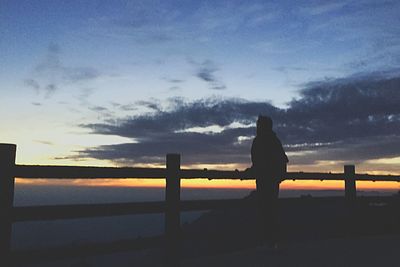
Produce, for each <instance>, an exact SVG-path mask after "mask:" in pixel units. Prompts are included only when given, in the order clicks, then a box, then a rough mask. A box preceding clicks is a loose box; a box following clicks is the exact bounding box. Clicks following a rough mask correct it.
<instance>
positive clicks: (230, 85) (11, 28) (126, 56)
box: [0, 0, 400, 174]
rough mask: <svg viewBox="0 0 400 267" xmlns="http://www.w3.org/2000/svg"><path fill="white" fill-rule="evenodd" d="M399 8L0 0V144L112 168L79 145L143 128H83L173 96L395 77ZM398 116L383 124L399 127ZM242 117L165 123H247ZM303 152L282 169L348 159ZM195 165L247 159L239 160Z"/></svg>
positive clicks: (252, 93)
mask: <svg viewBox="0 0 400 267" xmlns="http://www.w3.org/2000/svg"><path fill="white" fill-rule="evenodd" d="M399 14H400V2H399V1H371V0H362V1H348V0H343V1H254V0H251V1H161V0H160V1H159V0H147V1H135V0H132V1H118V0H116V1H74V0H71V1H60V0H55V1H50V0H49V1H46V0H40V1H24V0H19V1H11V0H0V95H1V97H0V114H1V115H2V123H1V125H0V142H3V143H16V144H18V153H17V162H18V163H24V164H72V165H106V166H119V165H124V164H125V163H127V162H124V161H118V160H115V158H113V157H107V156H106V155H103V154H102V155H101V156H98V155H97V154H96V153H92V152H93V151H92V150H91V149H96V148H99V147H100V148H101V147H102V146H105V145H110V146H112V145H121V144H127V143H133V144H135V143H138V142H139V143H140V142H141V141H140V140H141V139H140V138H142V137H140V136H138V137H136V136H134V135H132V136H129V135H124V134H120V132H118V131H115V133H114V132H113V133H104V132H101V131H93V130H92V129H90V127H87V125H98V124H107V123H108V124H112V123H116V122H119V121H121V120H126V119H127V118H131V119H137V118H142V117H140V116H147V117H149V116H152V115H151V114H153V113H154V112H161V113H163V114H164V113H168V112H170V111H171V106H170V103H171V99H172V100H174V101H176V99H179V100H180V101H183V102H184V103H197V102H196V101H202V100H204V99H210V98H212V99H240V100H241V101H242V100H243V101H248V102H249V103H259V102H264V103H268V104H270V105H272V106H274V107H276V108H278V109H282V110H285V109H289V108H291V107H293V102H291V101H293V99H302V97H304V95H302V94H301V90H302V89H304V88H308V87H309V86H310V85H312V84H316V83H321V82H322V83H323V82H330V81H338V80H346V79H349V77H352V78H355V77H356V78H357V79H359V77H361V79H363V77H368V79H369V78H370V77H376V76H377V75H379V77H381V78H382V77H384V79H387V78H388V77H390V78H398V77H400V76H399V73H400V71H399V69H400V68H399V67H400V16H399ZM398 90H399V91H397V92H398V93H395V97H399V96H400V88H398ZM187 105H189V104H187ZM172 109H173V108H172ZM396 112H398V113H396ZM396 112H393V111H390V112H389V113H388V115H387V120H388V121H390V122H393V123H397V124H398V122H399V121H400V116H399V114H400V110H397V111H396ZM149 114H150V115H149ZM371 116H373V115H371ZM372 118H374V117H372ZM370 120H373V119H371V118H370ZM233 122H234V123H237V122H236V121H233ZM240 123H242V124H240ZM240 123H239V124H231V125H230V126H229V127H228V126H226V125H219V124H215V123H214V124H213V123H210V124H202V125H198V126H197V125H196V124H193V125H192V124H190V126H191V127H189V126H188V127H187V128H185V129H182V130H180V129H178V130H175V131H176V132H178V131H181V132H182V131H187V132H196V131H197V132H201V133H204V132H208V133H219V132H221V131H224V130H225V129H228V128H229V129H231V128H235V127H237V128H240V127H242V126H243V127H253V126H254V125H250V124H249V125H243V122H240ZM397 124H396V125H397ZM196 127H197V128H196ZM207 127H208V128H207ZM218 127H219V128H218ZM189 128H190V129H189ZM188 129H189V130H188ZM278 133H279V132H278ZM388 136H392V137H393V140H399V139H395V138H398V137H399V136H398V135H393V133H391V134H388ZM238 138H239V139H238V140H239V141H240V140H242V139H243V140H248V139H251V135H243V136H242V135H241V136H239V137H238ZM240 138H242V139H240ZM318 142H319V141H318V140H315V141H314V143H313V146H319V144H320V143H318ZM396 142H397V143H396V144H397V145H399V141H396ZM330 144H331V143H330V142H328V141H327V142H326V143H323V144H322V145H330ZM295 145H297V144H294V145H292V147H295ZM299 145H301V144H299ZM88 151H89V152H88ZM307 151H308V150H307ZM307 151H290V153H291V154H289V156H293V157H294V158H296V157H298V156H300V157H301V159H302V160H299V161H296V160H295V161H294V162H293V161H292V163H293V165H291V166H290V170H304V171H313V170H319V171H320V170H323V171H331V170H332V171H341V170H342V167H341V166H342V165H343V164H344V163H346V161H345V160H343V161H340V160H338V159H336V158H335V159H329V158H328V157H327V158H326V159H324V161H321V162H320V163H321V164H319V163H318V164H310V163H305V162H304V159H306V158H307V157H309V155H310V153H308V152H309V151H308V152H307ZM178 152H179V151H178ZM160 153H161V152H160ZM212 153H213V152H210V154H212ZM107 155H108V154H107ZM318 155H319V154H318ZM380 155H381V154H380ZM80 156H82V157H80ZM160 157H164V154H160ZM346 160H352V161H353V162H354V161H356V160H354V158H350V159H346ZM129 164H130V163H129ZM134 164H135V165H137V166H142V165H146V166H159V163H157V161H155V162H151V161H146V162H141V161H140V160H137V161H135V162H134ZM204 164H205V165H204V166H207V167H210V168H212V167H222V168H227V169H231V168H235V167H246V162H244V161H241V162H234V161H230V162H219V163H218V162H216V163H215V165H212V164H211V165H210V164H209V163H207V162H205V163H204ZM218 164H219V165H218ZM357 164H360V168H361V169H360V170H362V171H368V172H374V171H375V172H378V173H381V172H390V173H398V174H399V173H400V168H399V165H400V152H398V153H397V154H395V153H392V152H391V153H386V154H385V153H384V154H382V155H381V156H379V157H378V158H365V159H363V160H362V161H361V160H360V161H358V162H357ZM187 166H194V167H204V166H203V165H201V164H200V163H199V162H197V163H193V162H187Z"/></svg>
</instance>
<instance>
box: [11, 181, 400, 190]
mask: <svg viewBox="0 0 400 267" xmlns="http://www.w3.org/2000/svg"><path fill="white" fill-rule="evenodd" d="M16 184H20V185H50V186H51V185H53V186H57V185H58V186H82V187H85V186H86V187H92V186H93V187H96V186H107V187H165V179H72V180H71V179H22V178H16ZM356 185H357V190H400V182H369V181H357V182H356ZM181 186H182V187H183V188H220V189H223V188H225V189H255V181H254V180H244V181H240V180H228V179H227V180H208V179H182V180H181ZM280 188H281V189H282V190H341V189H343V188H344V181H315V180H302V181H299V180H297V181H293V180H286V181H284V182H282V183H281V187H280Z"/></svg>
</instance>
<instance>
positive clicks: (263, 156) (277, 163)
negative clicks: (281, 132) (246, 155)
mask: <svg viewBox="0 0 400 267" xmlns="http://www.w3.org/2000/svg"><path fill="white" fill-rule="evenodd" d="M251 161H252V163H253V166H252V168H253V170H254V171H255V172H256V176H263V177H266V176H268V177H271V176H272V177H273V178H276V179H279V178H280V176H282V174H283V173H284V172H285V171H286V164H287V162H288V161H289V160H288V157H287V156H286V154H285V151H284V150H283V147H282V143H281V141H280V140H279V139H278V137H277V136H276V134H275V133H274V132H273V131H269V132H266V133H263V134H259V135H257V136H256V137H255V138H254V140H253V144H252V146H251ZM256 178H257V179H259V178H260V177H256Z"/></svg>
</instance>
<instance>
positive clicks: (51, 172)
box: [0, 144, 400, 266]
mask: <svg viewBox="0 0 400 267" xmlns="http://www.w3.org/2000/svg"><path fill="white" fill-rule="evenodd" d="M15 156H16V145H13V144H0V175H1V176H0V216H1V217H0V218H1V219H0V237H1V238H0V265H1V266H6V265H7V264H8V261H9V260H10V259H11V258H14V260H15V261H16V262H21V259H22V258H23V257H24V256H23V255H25V256H26V257H25V259H26V260H27V261H29V259H32V261H42V260H43V259H44V258H46V256H47V258H49V259H57V258H65V257H68V256H77V255H78V256H81V255H92V254H93V255H94V254H99V253H106V252H115V251H118V249H121V250H122V249H140V248H147V247H149V246H150V247H151V244H153V243H157V244H160V242H161V239H157V240H155V239H154V240H150V239H146V240H145V239H144V240H133V241H132V240H127V241H121V242H119V243H118V242H117V243H115V242H114V243H112V244H99V245H93V244H92V245H90V246H85V245H83V246H79V247H76V248H75V247H74V248H70V249H58V248H55V249H54V250H53V252H54V253H50V254H49V253H48V250H46V251H47V252H45V251H31V252H30V251H13V252H12V253H11V247H10V246H11V245H10V244H11V233H12V231H11V230H12V224H13V223H14V222H24V221H41V220H60V219H74V218H86V217H104V216H121V215H131V214H148V213H164V214H165V235H164V237H163V238H164V239H163V242H164V246H165V248H166V263H167V265H168V266H178V264H179V247H180V212H181V211H193V210H210V209H215V208H226V207H237V206H238V205H240V204H241V203H243V200H242V199H219V200H190V201H181V200H180V180H181V179H197V178H203V179H204V178H205V179H209V180H213V179H236V180H254V179H255V178H254V175H253V173H252V170H251V169H247V170H245V171H239V170H234V171H226V170H208V169H181V166H180V155H179V154H168V155H167V157H166V168H130V167H123V168H119V167H80V166H41V165H16V164H15ZM15 178H28V179H98V178H109V179H113V178H115V179H124V178H146V179H165V181H166V187H165V201H157V202H135V203H112V204H108V203H107V204H74V205H53V206H51V205H49V206H47V205H46V206H26V207H13V199H14V181H15ZM282 180H321V181H323V180H344V182H345V199H346V201H347V202H348V203H353V202H354V201H355V199H356V181H397V182H400V176H396V175H369V174H358V173H356V172H355V167H354V165H346V166H344V172H343V173H311V172H287V173H286V174H285V175H284V177H282ZM140 241H143V245H140V244H139V243H140ZM154 241H156V242H154ZM116 244H117V245H116Z"/></svg>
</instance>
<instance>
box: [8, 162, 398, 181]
mask: <svg viewBox="0 0 400 267" xmlns="http://www.w3.org/2000/svg"><path fill="white" fill-rule="evenodd" d="M14 176H15V177H18V178H30V179H99V178H100V179H101V178H109V179H129V178H147V179H152V178H153V179H165V177H166V169H165V168H130V167H123V168H118V167H75V166H42V165H15V170H14ZM179 177H180V178H181V179H199V178H200V179H210V180H214V179H215V180H217V179H231V180H254V179H255V178H254V175H253V174H252V173H251V171H238V170H235V171H220V170H207V169H204V170H201V169H181V170H179ZM282 178H283V180H321V181H323V180H344V179H345V176H344V173H330V172H328V173H325V172H287V173H286V174H285V175H284V176H283V177H282ZM355 180H357V181H394V182H400V176H398V175H375V174H362V173H356V174H355Z"/></svg>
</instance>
